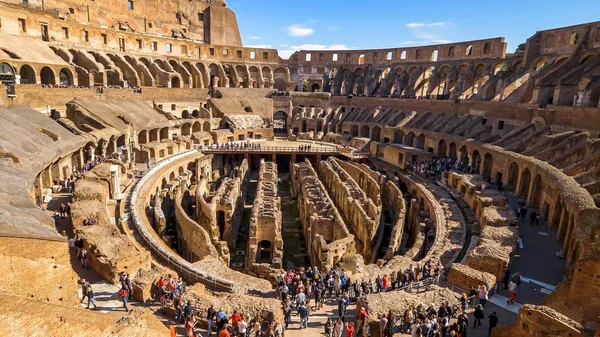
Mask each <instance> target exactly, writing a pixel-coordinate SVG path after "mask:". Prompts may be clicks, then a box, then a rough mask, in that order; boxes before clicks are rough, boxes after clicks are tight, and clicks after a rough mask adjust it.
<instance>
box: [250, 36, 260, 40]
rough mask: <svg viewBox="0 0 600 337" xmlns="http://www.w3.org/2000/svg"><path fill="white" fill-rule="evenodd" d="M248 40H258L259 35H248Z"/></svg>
mask: <svg viewBox="0 0 600 337" xmlns="http://www.w3.org/2000/svg"><path fill="white" fill-rule="evenodd" d="M248 38H249V39H250V40H260V36H249V37H248Z"/></svg>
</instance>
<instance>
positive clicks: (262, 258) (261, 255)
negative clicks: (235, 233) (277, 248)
mask: <svg viewBox="0 0 600 337" xmlns="http://www.w3.org/2000/svg"><path fill="white" fill-rule="evenodd" d="M272 260H273V248H272V244H271V241H269V240H262V241H260V242H258V245H257V250H256V262H258V263H271V261H272Z"/></svg>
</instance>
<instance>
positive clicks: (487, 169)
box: [481, 152, 494, 181]
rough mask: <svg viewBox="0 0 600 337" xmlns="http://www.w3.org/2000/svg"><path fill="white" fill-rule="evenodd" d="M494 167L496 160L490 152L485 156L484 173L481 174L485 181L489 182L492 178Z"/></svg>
mask: <svg viewBox="0 0 600 337" xmlns="http://www.w3.org/2000/svg"><path fill="white" fill-rule="evenodd" d="M493 165H494V158H492V155H491V154H490V153H489V152H488V153H486V154H485V155H484V156H483V171H482V172H481V175H482V176H483V179H486V180H488V181H489V180H490V179H491V178H492V166H493Z"/></svg>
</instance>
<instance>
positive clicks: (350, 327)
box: [346, 322, 354, 337]
mask: <svg viewBox="0 0 600 337" xmlns="http://www.w3.org/2000/svg"><path fill="white" fill-rule="evenodd" d="M346 336H347V337H354V323H352V322H350V323H346Z"/></svg>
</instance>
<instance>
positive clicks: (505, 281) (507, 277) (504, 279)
mask: <svg viewBox="0 0 600 337" xmlns="http://www.w3.org/2000/svg"><path fill="white" fill-rule="evenodd" d="M509 280H510V269H509V268H508V266H506V267H504V274H503V275H502V283H503V284H504V290H508V281H509Z"/></svg>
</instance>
